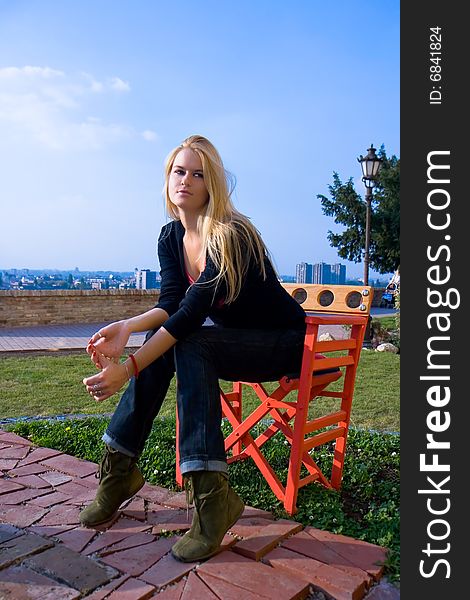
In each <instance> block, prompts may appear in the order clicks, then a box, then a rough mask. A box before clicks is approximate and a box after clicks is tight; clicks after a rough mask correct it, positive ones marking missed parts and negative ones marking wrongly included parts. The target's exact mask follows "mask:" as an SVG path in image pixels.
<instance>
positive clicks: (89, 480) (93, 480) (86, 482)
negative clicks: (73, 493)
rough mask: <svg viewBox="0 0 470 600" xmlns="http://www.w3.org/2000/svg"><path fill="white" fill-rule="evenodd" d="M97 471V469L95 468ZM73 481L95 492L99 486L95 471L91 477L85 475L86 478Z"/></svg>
mask: <svg viewBox="0 0 470 600" xmlns="http://www.w3.org/2000/svg"><path fill="white" fill-rule="evenodd" d="M96 468H97V469H98V467H96ZM75 481H76V482H77V483H79V484H80V485H83V487H86V488H88V489H93V490H97V489H98V485H99V483H100V482H99V478H98V477H97V471H95V472H94V473H91V475H86V477H80V479H78V478H75Z"/></svg>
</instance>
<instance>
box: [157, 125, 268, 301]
mask: <svg viewBox="0 0 470 600" xmlns="http://www.w3.org/2000/svg"><path fill="white" fill-rule="evenodd" d="M184 148H190V149H191V150H193V152H195V153H196V154H197V155H198V156H199V158H200V159H201V163H202V171H203V177H204V182H205V184H206V187H207V191H208V193H209V201H208V203H207V205H206V208H205V211H204V213H203V214H202V215H201V216H200V217H199V218H198V222H197V229H198V233H199V235H200V236H201V240H202V255H203V256H205V255H206V253H208V254H209V256H210V258H211V259H212V261H213V262H214V264H215V266H216V268H217V270H218V274H217V276H216V277H215V281H216V282H217V283H218V282H219V281H220V280H221V279H224V280H225V283H226V286H227V297H226V298H225V302H226V303H227V304H229V303H230V302H233V301H234V300H235V298H236V297H237V296H238V294H239V293H240V290H241V287H242V284H243V280H244V277H245V275H246V273H247V270H248V267H249V265H250V262H251V260H254V261H255V262H256V263H257V264H258V266H259V269H260V273H261V275H262V277H263V278H264V279H266V269H265V262H264V261H265V259H266V258H268V260H269V255H268V251H267V248H266V246H265V245H264V242H263V240H262V239H261V236H260V234H259V232H258V231H257V229H256V228H255V227H254V226H253V224H252V223H251V222H250V220H249V219H248V217H246V216H245V215H242V214H241V213H240V212H238V211H237V210H236V208H235V207H234V205H233V203H232V200H231V194H232V192H233V189H234V180H233V177H232V176H231V174H230V173H228V172H227V171H226V170H225V168H224V165H223V163H222V159H221V157H220V155H219V153H218V152H217V150H216V148H215V147H214V145H213V144H212V143H211V142H210V141H209V140H208V139H207V138H205V137H203V136H201V135H192V136H190V137H188V138H186V139H185V140H184V141H183V142H182V144H180V145H179V146H177V147H176V148H175V149H174V150H172V151H171V152H170V154H169V155H168V157H167V159H166V162H165V185H164V188H163V194H164V198H165V202H166V209H167V212H168V214H169V216H170V217H171V218H173V219H175V220H179V219H180V217H179V215H178V208H177V207H176V206H175V205H174V204H173V203H172V202H171V200H170V195H169V178H170V173H171V170H172V168H173V163H174V160H175V158H176V155H177V154H178V153H179V152H180V151H181V150H183V149H184Z"/></svg>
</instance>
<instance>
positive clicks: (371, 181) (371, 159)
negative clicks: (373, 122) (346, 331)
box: [357, 144, 383, 285]
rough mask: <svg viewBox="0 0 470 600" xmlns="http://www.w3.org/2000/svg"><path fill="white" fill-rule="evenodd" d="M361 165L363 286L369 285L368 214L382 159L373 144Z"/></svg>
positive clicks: (361, 159)
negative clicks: (364, 207) (364, 220)
mask: <svg viewBox="0 0 470 600" xmlns="http://www.w3.org/2000/svg"><path fill="white" fill-rule="evenodd" d="M357 160H358V161H359V162H360V163H361V169H362V181H363V182H364V185H365V186H366V232H365V233H366V240H365V249H364V285H369V245H370V213H371V205H372V188H373V187H374V186H375V184H376V183H377V175H378V173H379V170H380V166H381V165H382V163H383V159H382V158H379V157H378V156H377V155H376V154H375V148H374V146H373V144H371V145H370V148H369V149H368V150H367V156H365V157H364V156H362V154H361V156H360V157H359V158H358V159H357Z"/></svg>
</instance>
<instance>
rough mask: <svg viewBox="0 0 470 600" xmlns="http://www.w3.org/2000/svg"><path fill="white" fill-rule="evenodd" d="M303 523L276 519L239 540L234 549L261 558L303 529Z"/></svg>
mask: <svg viewBox="0 0 470 600" xmlns="http://www.w3.org/2000/svg"><path fill="white" fill-rule="evenodd" d="M302 527H303V525H302V524H301V523H296V522H295V521H274V522H273V523H271V525H266V527H263V528H262V529H261V530H260V531H258V532H257V533H254V534H253V535H251V536H250V537H247V538H245V539H244V540H241V541H240V542H237V543H236V544H235V545H234V546H233V548H232V550H233V551H234V552H238V553H239V554H243V556H247V557H248V558H252V559H253V560H260V558H261V557H262V556H264V555H265V554H266V553H267V552H269V551H270V550H272V549H273V548H275V547H276V546H277V545H278V544H279V543H280V542H281V541H282V540H283V539H285V538H286V537H288V536H289V535H292V534H294V533H297V532H298V531H300V530H301V529H302Z"/></svg>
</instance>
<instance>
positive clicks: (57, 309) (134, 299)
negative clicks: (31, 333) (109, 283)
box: [0, 290, 158, 327]
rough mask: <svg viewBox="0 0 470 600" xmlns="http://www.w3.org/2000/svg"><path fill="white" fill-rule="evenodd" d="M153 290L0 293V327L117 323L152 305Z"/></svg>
mask: <svg viewBox="0 0 470 600" xmlns="http://www.w3.org/2000/svg"><path fill="white" fill-rule="evenodd" d="M157 298H158V291H157V290H0V326H3V327H18V326H20V327H21V326H23V327H27V326H29V325H47V324H51V323H97V322H98V323H99V322H109V321H117V320H119V319H123V318H127V317H132V316H134V315H138V314H139V313H142V312H145V311H146V310H149V309H150V308H152V306H154V304H155V303H156V301H157Z"/></svg>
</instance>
